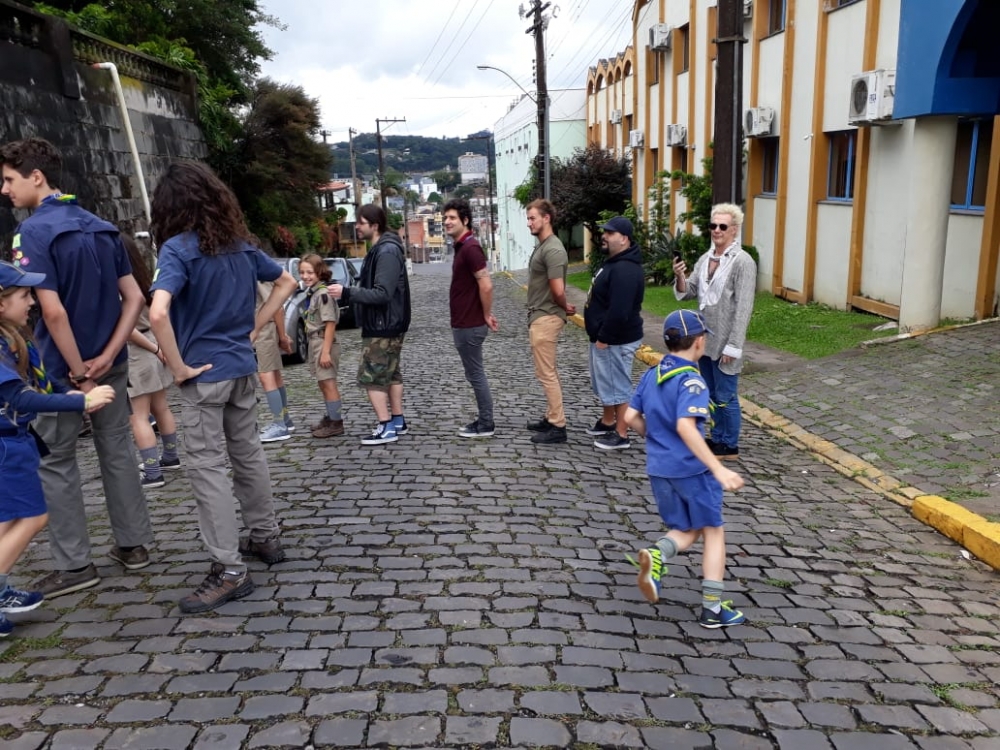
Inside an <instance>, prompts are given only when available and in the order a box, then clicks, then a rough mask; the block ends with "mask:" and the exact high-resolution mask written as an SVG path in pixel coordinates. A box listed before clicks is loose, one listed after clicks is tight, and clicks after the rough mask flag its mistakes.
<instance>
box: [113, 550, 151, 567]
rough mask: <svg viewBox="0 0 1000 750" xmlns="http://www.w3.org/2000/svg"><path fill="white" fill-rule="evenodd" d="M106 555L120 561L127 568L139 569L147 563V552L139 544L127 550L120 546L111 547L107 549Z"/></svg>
mask: <svg viewBox="0 0 1000 750" xmlns="http://www.w3.org/2000/svg"><path fill="white" fill-rule="evenodd" d="M108 557H110V558H111V559H112V560H114V561H115V562H118V563H121V564H122V565H124V566H125V567H126V568H128V569H129V570H139V569H140V568H145V567H146V566H147V565H149V552H147V551H146V548H145V547H143V546H142V545H141V544H140V545H139V546H138V547H132V548H131V549H129V550H127V551H126V550H125V549H123V548H121V547H117V546H115V547H112V548H111V549H110V550H109V551H108Z"/></svg>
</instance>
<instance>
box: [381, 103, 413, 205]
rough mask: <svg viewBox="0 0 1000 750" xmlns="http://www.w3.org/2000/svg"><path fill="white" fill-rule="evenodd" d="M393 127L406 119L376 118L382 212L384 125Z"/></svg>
mask: <svg viewBox="0 0 1000 750" xmlns="http://www.w3.org/2000/svg"><path fill="white" fill-rule="evenodd" d="M383 122H384V123H386V124H388V125H392V123H394V122H406V118H405V117H404V118H402V119H401V120H400V119H396V118H388V117H376V118H375V141H376V143H377V144H378V191H379V195H380V196H381V198H382V210H383V211H385V210H386V208H385V162H384V161H383V159H382V123H383Z"/></svg>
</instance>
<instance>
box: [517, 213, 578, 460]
mask: <svg viewBox="0 0 1000 750" xmlns="http://www.w3.org/2000/svg"><path fill="white" fill-rule="evenodd" d="M554 220H555V209H554V208H553V207H552V204H551V203H549V202H548V201H547V200H541V199H540V200H536V201H532V202H531V203H529V204H528V229H529V230H530V232H531V233H532V234H533V235H534V236H535V237H536V238H538V245H537V247H535V250H534V252H533V253H532V254H531V260H530V261H529V262H528V338H529V340H530V342H531V355H532V357H533V358H534V361H535V377H536V378H538V382H540V383H541V384H542V389H543V390H544V391H545V401H546V402H547V404H548V406H547V408H546V410H545V416H544V417H542V418H541V420H539V421H538V422H529V423H528V429H529V430H531V431H533V432H534V433H535V434H534V435H533V436H532V437H531V442H533V443H545V444H548V443H565V442H566V415H565V413H564V412H563V401H562V386H561V385H560V384H559V373H558V372H557V371H556V344H557V343H558V341H559V332H560V331H561V330H562V329H563V326H564V325H566V316H567V315H574V314H575V313H576V308H575V307H574V306H573V305H571V304H569V303H568V302H567V301H566V267H567V266H568V265H569V258H568V257H567V255H566V248H564V247H563V244H562V242H560V240H559V238H558V237H557V236H556V235H555V232H554V231H553V229H552V222H553V221H554Z"/></svg>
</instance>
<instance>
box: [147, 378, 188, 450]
mask: <svg viewBox="0 0 1000 750" xmlns="http://www.w3.org/2000/svg"><path fill="white" fill-rule="evenodd" d="M149 408H150V411H152V412H153V416H154V417H156V424H157V425H159V427H160V440H162V441H163V453H161V454H160V468H161V469H164V468H167V469H178V468H180V463H181V462H180V456H178V455H177V420H176V419H175V418H174V413H173V412H172V411H170V405H169V404H168V403H167V392H166V391H157V392H156V393H154V394H152V395H151V396H150V400H149Z"/></svg>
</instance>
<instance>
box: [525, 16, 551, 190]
mask: <svg viewBox="0 0 1000 750" xmlns="http://www.w3.org/2000/svg"><path fill="white" fill-rule="evenodd" d="M550 5H551V3H548V2H546V3H542V0H532V3H531V7H530V8H529V9H528V11H527V12H526V13H525V15H526V16H531V19H532V23H531V26H529V27H528V28H527V30H526V31H525V32H524V33H525V34H534V35H535V83H536V85H537V87H538V94H537V96H536V98H535V102H536V104H537V105H538V160H539V162H540V164H538V171H539V173H540V174H541V175H542V197H543V198H545V199H546V200H548V198H549V195H550V188H551V187H552V184H551V174H550V171H549V161H550V159H549V89H548V84H547V83H546V80H545V28H546V27H547V26H548V24H549V19H548V16H543V15H542V12H543V11H544V10H546V9H547V8H548V7H549V6H550Z"/></svg>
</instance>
